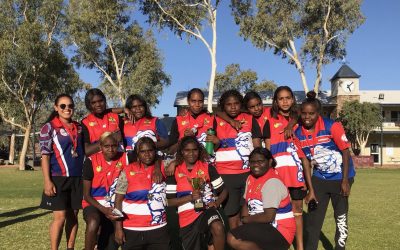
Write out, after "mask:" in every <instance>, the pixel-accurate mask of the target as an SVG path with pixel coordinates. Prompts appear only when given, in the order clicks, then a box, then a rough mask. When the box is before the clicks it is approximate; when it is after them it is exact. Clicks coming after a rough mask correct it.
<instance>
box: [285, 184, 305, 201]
mask: <svg viewBox="0 0 400 250" xmlns="http://www.w3.org/2000/svg"><path fill="white" fill-rule="evenodd" d="M288 189H289V193H290V198H291V199H292V200H303V199H304V197H306V195H307V191H306V190H303V189H302V187H289V188H288Z"/></svg>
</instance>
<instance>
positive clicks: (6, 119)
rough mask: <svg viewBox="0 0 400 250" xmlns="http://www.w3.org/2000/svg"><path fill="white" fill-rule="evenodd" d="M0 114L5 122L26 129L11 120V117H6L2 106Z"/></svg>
mask: <svg viewBox="0 0 400 250" xmlns="http://www.w3.org/2000/svg"><path fill="white" fill-rule="evenodd" d="M0 115H1V118H2V119H3V121H5V122H7V123H9V124H11V125H13V126H15V127H18V128H20V129H22V130H26V128H25V127H23V126H22V125H20V124H18V123H15V122H13V121H12V119H9V118H7V117H6V115H5V112H4V110H3V108H2V107H0Z"/></svg>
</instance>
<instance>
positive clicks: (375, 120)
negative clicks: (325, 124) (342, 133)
mask: <svg viewBox="0 0 400 250" xmlns="http://www.w3.org/2000/svg"><path fill="white" fill-rule="evenodd" d="M339 120H340V121H341V122H342V124H343V126H344V128H345V130H346V134H347V135H348V137H349V140H350V141H351V142H352V145H353V149H357V148H359V147H360V146H363V145H362V144H363V143H365V142H366V141H367V140H368V136H369V134H370V133H371V131H373V130H374V129H376V128H378V127H380V126H381V125H382V114H381V111H380V107H379V105H378V104H374V103H369V102H363V103H360V102H359V101H348V102H345V103H344V104H343V107H342V110H341V111H340V113H339Z"/></svg>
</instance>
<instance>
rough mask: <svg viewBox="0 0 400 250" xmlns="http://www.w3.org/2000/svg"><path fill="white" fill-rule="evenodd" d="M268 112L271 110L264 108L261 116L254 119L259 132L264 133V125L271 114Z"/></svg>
mask: <svg viewBox="0 0 400 250" xmlns="http://www.w3.org/2000/svg"><path fill="white" fill-rule="evenodd" d="M270 112H271V108H270V107H264V108H263V112H262V114H261V116H260V117H258V118H256V120H257V123H258V125H260V129H261V132H264V126H265V123H266V122H267V121H268V120H269V118H270V117H271V113H270Z"/></svg>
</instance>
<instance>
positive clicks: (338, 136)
mask: <svg viewBox="0 0 400 250" xmlns="http://www.w3.org/2000/svg"><path fill="white" fill-rule="evenodd" d="M331 133H332V138H333V141H334V142H335V144H336V146H338V148H339V149H340V150H344V149H347V148H350V143H349V140H347V137H346V133H345V132H344V128H343V126H342V124H341V123H340V122H335V123H333V125H332V128H331Z"/></svg>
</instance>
